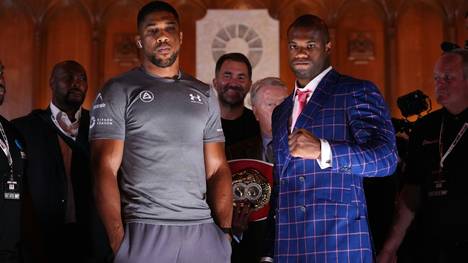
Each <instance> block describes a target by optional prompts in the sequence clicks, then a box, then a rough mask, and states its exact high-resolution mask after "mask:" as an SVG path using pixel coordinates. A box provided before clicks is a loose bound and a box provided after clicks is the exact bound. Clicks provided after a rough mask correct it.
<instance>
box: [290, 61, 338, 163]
mask: <svg viewBox="0 0 468 263" xmlns="http://www.w3.org/2000/svg"><path fill="white" fill-rule="evenodd" d="M330 70H332V67H331V66H329V67H328V68H327V69H325V70H324V71H322V72H321V73H320V74H318V75H317V76H316V77H315V78H314V79H312V80H311V81H310V82H309V83H307V85H306V86H305V87H304V88H302V89H301V88H299V87H298V86H297V81H296V82H295V87H294V95H293V100H294V106H293V113H292V116H296V112H297V111H298V108H299V102H298V98H297V96H296V91H297V90H301V91H310V95H309V96H308V97H307V102H309V100H310V98H311V97H312V94H313V93H314V91H315V89H316V88H317V86H318V84H319V83H320V81H322V79H323V77H324V76H325V75H326V74H327V73H328V72H329V71H330ZM296 121H297V120H294V119H293V120H292V122H291V131H292V130H293V129H294V126H295V125H296ZM320 149H321V153H320V158H319V159H317V163H318V165H319V166H320V168H321V169H326V168H329V167H331V166H332V152H331V148H330V144H329V143H328V141H327V140H324V139H320Z"/></svg>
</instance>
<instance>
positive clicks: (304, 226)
mask: <svg viewBox="0 0 468 263" xmlns="http://www.w3.org/2000/svg"><path fill="white" fill-rule="evenodd" d="M292 108H293V97H292V95H291V96H289V97H288V98H287V99H285V100H284V102H283V103H282V104H281V105H279V106H278V107H277V108H276V109H275V111H274V113H273V117H272V120H273V123H272V126H273V147H274V154H275V175H274V181H275V186H274V190H273V195H272V200H271V202H272V209H271V214H270V218H269V221H270V224H271V225H274V228H273V229H274V231H271V235H270V239H271V240H274V258H275V262H320V263H322V262H372V259H373V253H372V245H371V239H370V235H369V227H368V222H367V208H366V201H365V197H364V191H363V188H362V179H363V177H364V176H386V175H389V174H391V173H393V172H394V170H395V168H396V164H397V154H396V146H395V134H394V129H393V126H392V123H391V119H390V114H389V111H388V108H387V106H386V104H385V102H384V100H383V98H382V96H381V94H380V93H379V91H378V89H377V87H375V85H373V84H372V83H371V82H368V81H363V80H357V79H353V78H351V77H348V76H344V75H340V74H339V73H338V72H336V71H334V70H331V71H330V72H329V73H328V74H327V75H326V76H325V77H324V78H323V79H322V81H321V82H320V83H319V85H318V87H317V89H316V90H315V91H314V93H313V95H312V97H311V98H310V100H309V102H308V103H307V105H306V106H305V107H304V110H303V112H302V113H301V115H300V116H299V117H298V120H297V122H296V126H295V129H297V128H305V129H307V130H309V131H311V132H312V133H313V134H315V135H316V136H317V137H319V138H323V139H326V140H327V141H328V142H329V143H330V146H331V150H332V155H333V158H332V167H331V168H327V169H323V170H322V169H321V168H320V167H319V166H318V164H317V161H316V160H305V159H301V158H294V157H292V156H291V155H290V153H289V149H288V135H289V132H288V130H289V129H288V128H289V127H288V126H289V125H290V124H289V123H290V122H289V118H290V117H291V114H292ZM271 245H273V244H271Z"/></svg>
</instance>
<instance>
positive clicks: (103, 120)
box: [90, 68, 224, 224]
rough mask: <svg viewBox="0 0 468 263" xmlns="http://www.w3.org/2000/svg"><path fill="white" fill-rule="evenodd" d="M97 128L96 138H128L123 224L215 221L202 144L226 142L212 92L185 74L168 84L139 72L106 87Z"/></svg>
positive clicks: (94, 114) (94, 119)
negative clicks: (207, 184)
mask: <svg viewBox="0 0 468 263" xmlns="http://www.w3.org/2000/svg"><path fill="white" fill-rule="evenodd" d="M90 122H91V124H90V140H98V139H117V140H124V151H123V158H122V164H121V167H120V170H119V174H118V180H119V188H120V194H121V202H122V211H123V219H124V222H146V223H155V224H196V223H205V222H212V218H211V213H210V209H209V207H208V204H207V202H206V174H205V163H204V154H203V145H204V143H208V142H223V141H224V136H223V131H222V128H221V121H220V113H219V104H218V100H217V98H216V95H215V93H214V92H213V89H212V88H210V87H209V86H208V85H206V84H204V83H202V82H200V81H198V80H196V79H195V78H193V77H191V76H188V75H186V74H180V75H179V78H177V79H166V78H158V77H155V76H152V75H149V74H148V73H146V72H145V71H144V70H143V69H142V68H136V69H133V70H131V71H129V72H127V73H125V74H123V75H121V76H119V77H116V78H114V79H111V80H110V81H109V82H108V83H107V84H106V85H105V86H104V88H103V89H102V90H101V92H100V93H99V94H98V95H97V98H96V100H95V101H94V105H93V109H92V111H91V121H90Z"/></svg>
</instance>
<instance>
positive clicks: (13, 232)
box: [0, 61, 26, 263]
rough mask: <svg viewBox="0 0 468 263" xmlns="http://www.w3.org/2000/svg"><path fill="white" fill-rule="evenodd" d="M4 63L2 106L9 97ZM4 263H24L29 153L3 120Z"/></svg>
mask: <svg viewBox="0 0 468 263" xmlns="http://www.w3.org/2000/svg"><path fill="white" fill-rule="evenodd" d="M3 69H4V67H3V64H2V62H1V61H0V105H1V104H2V103H3V99H4V97H5V93H6V83H5V78H4V76H3ZM0 134H1V135H0V148H2V152H1V153H0V178H1V183H2V185H1V186H0V214H1V216H0V262H4V263H17V262H20V257H19V245H20V232H21V229H20V222H21V220H20V218H21V203H22V202H23V193H22V184H23V167H24V159H25V158H26V155H25V153H24V152H23V149H22V144H21V143H20V141H19V139H18V137H19V136H18V134H17V133H16V131H15V130H14V129H13V127H12V126H11V124H10V123H9V122H8V121H7V120H6V119H4V118H3V117H2V116H0Z"/></svg>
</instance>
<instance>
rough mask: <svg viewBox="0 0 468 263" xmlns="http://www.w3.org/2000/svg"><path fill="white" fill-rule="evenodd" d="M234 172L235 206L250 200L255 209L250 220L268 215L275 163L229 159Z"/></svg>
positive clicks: (256, 219)
mask: <svg viewBox="0 0 468 263" xmlns="http://www.w3.org/2000/svg"><path fill="white" fill-rule="evenodd" d="M228 163H229V167H230V169H231V173H232V193H233V199H234V206H236V205H237V203H238V202H248V203H250V206H251V207H252V209H253V212H252V213H251V214H250V221H258V220H262V219H265V218H266V217H267V216H268V210H269V208H270V205H269V201H270V195H271V188H272V185H273V164H271V163H267V162H264V161H259V160H254V159H237V160H230V161H228Z"/></svg>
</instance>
